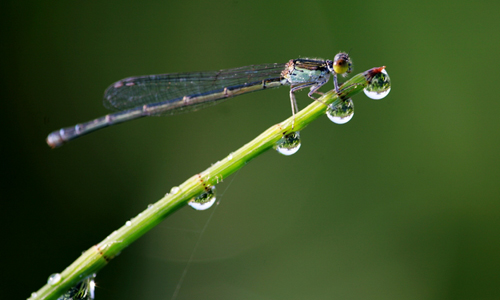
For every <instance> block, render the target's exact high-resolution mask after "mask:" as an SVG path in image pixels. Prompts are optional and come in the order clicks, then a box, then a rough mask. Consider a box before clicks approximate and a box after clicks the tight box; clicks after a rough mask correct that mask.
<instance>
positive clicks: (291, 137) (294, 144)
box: [274, 131, 300, 156]
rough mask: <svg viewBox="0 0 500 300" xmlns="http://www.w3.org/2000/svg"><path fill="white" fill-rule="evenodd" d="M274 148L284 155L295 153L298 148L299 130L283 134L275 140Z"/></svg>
mask: <svg viewBox="0 0 500 300" xmlns="http://www.w3.org/2000/svg"><path fill="white" fill-rule="evenodd" d="M274 149H275V150H276V151H278V152H279V153H280V154H283V155H286V156H289V155H292V154H295V153H297V151H299V149H300V132H299V131H296V132H292V133H289V134H287V135H285V136H284V137H282V138H281V139H280V140H279V141H278V142H276V145H274Z"/></svg>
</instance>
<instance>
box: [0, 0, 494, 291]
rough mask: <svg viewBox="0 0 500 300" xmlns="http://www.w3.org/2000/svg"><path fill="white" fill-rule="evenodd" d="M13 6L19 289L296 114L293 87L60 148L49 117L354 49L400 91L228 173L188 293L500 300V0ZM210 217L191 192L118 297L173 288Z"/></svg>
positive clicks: (123, 268) (12, 175) (10, 64)
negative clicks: (133, 93) (189, 76)
mask: <svg viewBox="0 0 500 300" xmlns="http://www.w3.org/2000/svg"><path fill="white" fill-rule="evenodd" d="M1 6H2V9H1V11H2V12H1V14H2V18H1V19H2V20H1V22H2V28H3V30H2V31H3V34H2V43H1V45H2V46H1V47H2V59H1V65H2V80H1V85H2V91H3V93H2V96H1V98H2V118H1V119H2V133H3V138H2V145H1V154H2V155H1V158H2V163H1V165H2V168H1V170H2V175H3V179H2V186H1V190H2V192H1V195H2V196H1V197H2V200H1V207H2V209H1V211H2V212H1V214H2V218H1V219H2V228H3V238H2V240H3V242H2V247H1V248H2V255H1V257H2V261H1V264H2V272H1V273H2V275H1V276H2V280H1V281H0V282H1V295H0V298H2V299H24V298H26V297H28V296H29V295H30V294H31V292H33V291H35V290H37V289H38V288H40V287H41V286H42V285H43V284H44V283H45V281H46V279H47V277H48V276H49V275H50V274H51V273H54V272H60V271H62V270H63V269H64V268H65V267H66V266H67V265H69V264H70V263H71V262H72V261H73V260H74V259H76V258H77V257H78V256H79V254H80V253H81V251H83V250H86V249H87V248H89V247H90V246H91V245H93V244H96V243H97V242H99V241H100V240H102V239H103V238H105V237H106V236H107V235H108V234H109V233H111V232H112V231H113V230H115V229H116V228H118V227H120V226H122V225H123V224H124V223H125V221H126V220H128V219H130V218H131V217H133V216H135V215H136V214H137V213H139V212H140V211H142V210H143V209H145V208H146V207H147V205H148V204H149V203H153V202H155V201H156V200H158V199H159V198H161V197H162V196H163V195H164V194H165V193H166V192H168V191H169V190H170V188H171V187H172V186H174V185H177V184H180V183H181V182H183V181H184V180H185V179H187V178H188V177H190V176H192V175H194V174H196V173H198V172H200V171H202V170H204V169H205V168H207V167H208V166H210V164H212V163H215V162H216V161H218V160H219V159H222V158H223V157H225V156H226V155H228V154H229V153H230V152H231V151H234V150H236V149H237V148H239V147H240V146H241V145H243V144H244V143H246V142H248V141H249V140H251V139H252V138H254V137H255V136H257V135H258V134H259V133H260V132H262V131H263V130H265V129H266V128H268V127H269V126H271V125H273V124H275V123H277V122H280V121H281V120H283V119H285V118H287V117H288V116H289V115H290V104H289V98H288V89H287V88H281V89H276V90H269V91H266V92H260V93H254V94H249V95H244V96H241V97H238V98H236V99H233V101H228V102H226V103H224V104H221V105H218V106H215V107H211V108H207V109H205V110H202V111H199V112H196V113H190V114H184V115H178V116H173V117H163V118H145V119H141V120H138V121H133V122H130V123H127V124H123V125H120V126H116V127H112V128H108V129H105V130H102V131H99V132H96V133H93V134H91V135H89V136H86V137H84V138H81V139H79V140H76V141H74V142H71V143H69V144H68V145H65V146H64V147H62V148H60V149H56V150H51V149H49V148H48V147H47V145H46V144H45V142H44V139H45V137H46V135H47V134H48V133H49V132H50V131H52V130H55V129H58V128H60V127H62V126H70V125H73V124H75V123H77V122H81V121H87V120H89V119H92V118H95V117H98V116H101V115H103V114H105V113H106V110H105V109H104V108H103V107H102V104H101V98H102V93H103V91H104V89H105V88H106V87H107V86H108V85H109V84H110V83H112V82H114V81H116V80H118V79H121V78H124V77H127V76H131V75H144V74H154V73H170V72H189V71H200V70H217V69H222V68H232V67H239V66H244V65H250V64H259V63H273V62H280V63H281V62H285V61H287V60H289V59H291V58H297V57H323V58H330V59H331V58H333V56H334V55H335V54H336V53H337V52H338V51H339V50H344V51H350V53H351V56H352V59H353V61H354V74H356V73H358V72H362V71H365V70H366V69H368V68H371V67H378V66H381V65H385V66H387V71H388V72H389V75H390V76H391V79H392V83H393V84H392V91H391V93H390V94H389V96H388V97H386V98H385V99H383V100H381V101H372V100H370V99H368V98H367V97H365V96H364V95H363V94H360V95H358V96H356V97H355V98H354V102H355V105H356V113H355V116H354V118H353V119H352V121H351V122H349V123H348V124H346V125H335V124H333V123H331V122H330V121H329V120H328V119H327V118H326V117H325V118H322V119H320V120H317V121H316V122H314V123H313V124H311V125H310V126H309V127H308V128H306V130H304V131H302V148H301V149H300V151H299V152H298V153H297V154H295V155H293V156H291V157H284V156H281V155H279V154H277V153H276V152H274V151H269V152H268V153H265V154H264V155H262V156H260V157H258V158H257V159H255V160H254V161H252V162H251V163H249V164H248V165H247V166H246V167H244V168H243V169H242V170H241V171H240V172H238V173H237V175H236V176H234V175H233V176H232V177H231V178H226V179H225V180H224V183H223V184H221V185H219V187H218V191H219V196H221V195H222V197H219V198H220V199H221V200H222V202H221V204H220V205H219V207H218V209H217V210H216V212H215V214H214V215H213V217H212V220H211V222H210V223H209V224H208V227H207V230H206V232H205V233H204V235H203V236H202V239H201V242H200V245H199V247H198V248H197V252H196V254H195V256H194V260H193V262H192V264H191V265H190V267H189V270H188V272H187V276H186V277H185V281H184V282H183V284H182V286H181V289H180V292H179V295H178V298H177V299H179V300H180V299H286V300H291V299H406V300H408V299H427V300H428V299H499V298H500V274H499V270H500V234H499V233H500V185H499V175H500V172H499V167H500V159H499V152H500V140H499V137H500V134H499V130H500V124H499V121H498V120H499V117H498V115H499V111H500V101H499V96H498V85H499V79H500V76H499V71H498V67H499V64H498V55H499V53H500V44H499V37H500V35H499V32H500V31H499V30H500V21H499V20H500V19H499V16H498V12H499V11H500V2H498V1H475V2H473V1H469V2H465V1H463V2H460V1H415V2H405V1H366V2H364V1H343V2H340V1H283V2H278V1H275V2H272V1H269V0H267V1H241V0H240V1H191V0H190V1H124V0H122V1H7V2H3V4H1ZM331 87H332V85H331V83H328V85H327V89H325V90H328V89H331ZM298 99H299V105H300V106H301V107H304V106H305V105H306V104H308V103H309V102H310V101H311V100H310V99H308V98H307V96H306V94H305V93H299V94H298ZM233 177H234V180H233ZM210 212H211V210H209V211H207V212H196V211H193V210H192V209H190V208H189V207H187V208H184V209H182V210H180V211H178V212H177V213H175V214H174V215H173V216H171V217H170V218H168V219H167V220H166V221H164V222H163V223H161V224H160V225H159V226H158V227H157V228H155V229H154V230H152V231H151V232H149V233H147V234H146V235H145V236H144V237H143V238H141V239H139V240H138V241H137V242H136V243H134V244H133V245H132V246H130V247H129V248H128V249H126V251H123V253H122V254H121V255H120V256H119V257H117V258H116V259H115V260H113V261H112V262H111V263H110V264H109V265H108V266H107V267H106V268H105V269H103V270H102V271H101V272H100V273H99V274H98V276H97V279H96V280H97V285H98V288H97V291H96V293H97V299H98V300H103V299H123V300H124V299H155V300H158V299H170V298H171V296H172V294H173V292H174V290H175V287H176V285H177V284H178V282H179V278H180V276H181V273H182V271H183V269H184V268H185V266H186V260H187V258H188V257H189V255H190V253H191V251H192V250H193V247H194V245H195V244H196V242H197V240H198V236H199V235H198V233H197V232H198V231H199V230H201V228H202V227H203V226H204V224H205V222H206V220H207V218H208V216H209V215H210Z"/></svg>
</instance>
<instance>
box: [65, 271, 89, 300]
mask: <svg viewBox="0 0 500 300" xmlns="http://www.w3.org/2000/svg"><path fill="white" fill-rule="evenodd" d="M94 278H95V274H93V275H90V276H89V277H87V278H85V279H84V280H82V281H80V282H79V283H77V284H76V285H75V286H74V287H72V288H71V289H69V291H67V292H66V293H65V294H64V295H62V296H61V297H59V298H57V300H93V299H94V296H95V294H94V290H95V282H94Z"/></svg>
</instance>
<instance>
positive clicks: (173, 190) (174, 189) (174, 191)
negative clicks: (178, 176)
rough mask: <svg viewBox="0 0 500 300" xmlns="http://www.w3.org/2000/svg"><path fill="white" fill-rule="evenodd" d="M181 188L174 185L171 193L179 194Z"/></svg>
mask: <svg viewBox="0 0 500 300" xmlns="http://www.w3.org/2000/svg"><path fill="white" fill-rule="evenodd" d="M180 190H181V189H180V188H179V187H178V186H174V187H172V188H171V189H170V194H172V195H175V194H177V193H178V192H179V191H180Z"/></svg>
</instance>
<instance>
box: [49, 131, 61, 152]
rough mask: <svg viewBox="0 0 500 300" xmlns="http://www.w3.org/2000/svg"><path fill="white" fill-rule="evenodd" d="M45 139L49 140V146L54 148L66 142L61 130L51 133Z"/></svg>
mask: <svg viewBox="0 0 500 300" xmlns="http://www.w3.org/2000/svg"><path fill="white" fill-rule="evenodd" d="M45 141H46V142H47V145H49V147H50V148H52V149H55V148H58V147H60V146H62V144H63V143H64V141H63V139H62V137H61V135H60V134H59V131H54V132H52V133H50V134H49V135H48V136H47V139H46V140H45Z"/></svg>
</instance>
